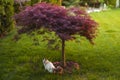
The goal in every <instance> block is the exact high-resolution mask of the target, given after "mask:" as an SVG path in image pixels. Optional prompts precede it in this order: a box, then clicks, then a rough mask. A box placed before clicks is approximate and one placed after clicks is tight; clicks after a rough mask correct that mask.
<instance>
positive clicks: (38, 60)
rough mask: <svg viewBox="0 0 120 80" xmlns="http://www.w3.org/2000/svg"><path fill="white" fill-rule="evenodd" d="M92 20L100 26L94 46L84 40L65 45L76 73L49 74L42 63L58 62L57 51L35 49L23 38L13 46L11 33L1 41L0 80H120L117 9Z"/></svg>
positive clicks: (119, 18)
mask: <svg viewBox="0 0 120 80" xmlns="http://www.w3.org/2000/svg"><path fill="white" fill-rule="evenodd" d="M91 16H92V17H93V19H95V20H96V21H97V22H98V23H99V31H98V36H97V37H96V39H95V40H94V41H95V45H91V44H90V43H89V42H88V41H86V39H85V38H78V39H77V40H76V41H68V42H67V43H66V49H65V50H66V51H65V52H66V58H67V60H68V61H69V60H73V61H76V62H78V63H79V64H80V70H79V71H75V72H74V73H72V74H64V75H55V74H50V73H48V72H47V71H45V70H44V67H43V64H42V59H43V58H44V57H46V58H48V59H49V60H51V61H60V60H61V54H60V50H59V51H55V50H49V49H47V48H46V45H45V44H46V43H44V42H40V41H39V45H34V43H33V41H32V38H31V37H28V36H26V35H22V38H21V39H20V40H19V41H18V42H15V41H13V40H12V39H13V35H14V34H15V32H14V31H13V32H11V33H10V34H9V35H8V36H7V37H5V38H2V39H0V80H120V9H114V10H108V11H104V12H100V13H92V14H91ZM36 37H38V36H36ZM76 42H79V43H76Z"/></svg>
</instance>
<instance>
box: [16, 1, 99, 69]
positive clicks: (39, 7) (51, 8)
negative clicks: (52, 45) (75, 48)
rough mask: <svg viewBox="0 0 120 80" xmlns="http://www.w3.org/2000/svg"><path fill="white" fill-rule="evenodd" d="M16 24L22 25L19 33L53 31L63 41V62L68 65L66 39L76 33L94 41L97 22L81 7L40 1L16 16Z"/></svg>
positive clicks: (71, 37) (69, 38)
mask: <svg viewBox="0 0 120 80" xmlns="http://www.w3.org/2000/svg"><path fill="white" fill-rule="evenodd" d="M14 18H15V21H16V24H17V25H18V26H22V28H20V29H19V30H18V33H19V34H21V33H30V32H32V31H36V30H39V29H41V28H44V29H47V30H49V31H50V32H51V31H53V32H55V34H56V35H57V36H58V37H59V38H60V39H61V42H62V63H63V66H64V67H65V66H66V60H65V53H64V47H65V41H67V40H74V39H75V36H74V35H75V34H77V35H80V36H84V37H86V39H88V40H89V41H90V43H93V38H95V36H96V30H97V23H96V22H95V21H94V20H92V19H91V17H90V16H89V15H88V14H87V13H86V12H85V11H83V10H81V9H79V8H69V9H66V8H64V7H62V6H57V5H51V4H47V3H38V4H35V5H34V6H29V7H27V8H26V9H25V10H24V11H22V12H20V13H18V14H16V15H15V16H14Z"/></svg>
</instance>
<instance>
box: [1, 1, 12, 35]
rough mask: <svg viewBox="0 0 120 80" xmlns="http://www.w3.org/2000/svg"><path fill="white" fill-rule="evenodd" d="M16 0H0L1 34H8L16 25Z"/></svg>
mask: <svg viewBox="0 0 120 80" xmlns="http://www.w3.org/2000/svg"><path fill="white" fill-rule="evenodd" d="M13 4H14V0H0V36H2V35H4V34H6V33H7V32H9V31H10V30H11V29H13V27H14V21H13V19H12V16H13V14H14V8H13Z"/></svg>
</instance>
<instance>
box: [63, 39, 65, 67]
mask: <svg viewBox="0 0 120 80" xmlns="http://www.w3.org/2000/svg"><path fill="white" fill-rule="evenodd" d="M62 64H63V66H64V67H65V66H66V60H65V40H64V39H62Z"/></svg>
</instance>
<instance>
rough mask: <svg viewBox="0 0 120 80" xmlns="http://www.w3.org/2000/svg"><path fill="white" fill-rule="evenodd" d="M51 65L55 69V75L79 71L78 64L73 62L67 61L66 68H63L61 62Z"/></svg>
mask: <svg viewBox="0 0 120 80" xmlns="http://www.w3.org/2000/svg"><path fill="white" fill-rule="evenodd" d="M53 65H54V66H55V67H56V69H55V71H56V72H55V73H56V74H63V73H72V72H73V70H79V69H80V66H79V64H78V63H76V62H74V61H67V62H66V67H63V65H62V62H53Z"/></svg>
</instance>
